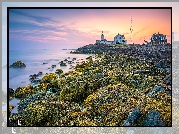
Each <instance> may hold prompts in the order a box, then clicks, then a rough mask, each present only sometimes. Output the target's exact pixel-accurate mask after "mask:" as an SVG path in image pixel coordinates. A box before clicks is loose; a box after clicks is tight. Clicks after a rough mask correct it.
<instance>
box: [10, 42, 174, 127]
mask: <svg viewBox="0 0 179 134" xmlns="http://www.w3.org/2000/svg"><path fill="white" fill-rule="evenodd" d="M71 53H85V54H86V53H93V54H95V56H89V57H87V60H88V61H84V62H82V63H79V64H77V65H76V67H75V70H74V71H69V72H68V73H63V70H57V71H56V73H50V74H46V75H45V76H44V77H43V78H42V79H41V80H40V84H38V85H35V86H26V87H21V88H19V90H18V91H15V93H14V94H15V96H18V97H20V98H21V102H20V104H19V106H18V114H16V115H13V114H11V115H10V121H11V126H13V125H15V122H16V121H17V118H18V116H19V117H20V118H22V120H23V125H24V126H39V125H40V126H171V46H169V45H167V46H163V47H162V46H152V47H147V46H137V45H134V46H122V47H120V46H115V47H114V46H107V45H106V46H104V45H103V46H101V45H99V46H97V45H92V46H91V45H90V46H85V47H82V48H79V49H77V50H75V51H74V52H71ZM166 61H167V62H166ZM35 115H36V116H35ZM13 122H14V123H13Z"/></svg>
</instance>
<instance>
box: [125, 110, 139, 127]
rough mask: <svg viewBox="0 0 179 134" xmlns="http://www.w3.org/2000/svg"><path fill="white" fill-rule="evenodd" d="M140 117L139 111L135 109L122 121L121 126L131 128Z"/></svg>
mask: <svg viewBox="0 0 179 134" xmlns="http://www.w3.org/2000/svg"><path fill="white" fill-rule="evenodd" d="M139 117H140V110H139V109H137V108H135V109H134V110H133V111H132V112H131V113H130V114H129V116H128V117H127V119H126V120H125V121H124V124H123V125H122V126H133V125H134V124H135V123H136V122H137V119H138V118H139Z"/></svg>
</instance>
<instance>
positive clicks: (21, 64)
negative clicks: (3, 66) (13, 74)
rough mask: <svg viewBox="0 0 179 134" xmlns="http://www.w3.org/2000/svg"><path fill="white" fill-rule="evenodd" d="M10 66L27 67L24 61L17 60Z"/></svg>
mask: <svg viewBox="0 0 179 134" xmlns="http://www.w3.org/2000/svg"><path fill="white" fill-rule="evenodd" d="M10 67H13V68H19V67H26V65H25V63H23V62H22V61H16V62H14V63H13V64H12V65H10Z"/></svg>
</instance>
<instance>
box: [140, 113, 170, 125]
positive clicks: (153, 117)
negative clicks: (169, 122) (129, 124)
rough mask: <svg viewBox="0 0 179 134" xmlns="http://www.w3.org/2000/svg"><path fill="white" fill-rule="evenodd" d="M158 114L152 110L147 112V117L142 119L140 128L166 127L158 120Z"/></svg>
mask: <svg viewBox="0 0 179 134" xmlns="http://www.w3.org/2000/svg"><path fill="white" fill-rule="evenodd" d="M159 116H160V113H159V112H157V111H154V110H151V111H149V112H148V114H147V117H146V118H145V119H144V121H143V124H142V126H150V127H153V126H166V123H165V122H163V121H162V120H159V119H158V118H159Z"/></svg>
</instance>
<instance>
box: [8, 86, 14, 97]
mask: <svg viewBox="0 0 179 134" xmlns="http://www.w3.org/2000/svg"><path fill="white" fill-rule="evenodd" d="M9 96H14V89H12V88H9Z"/></svg>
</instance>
